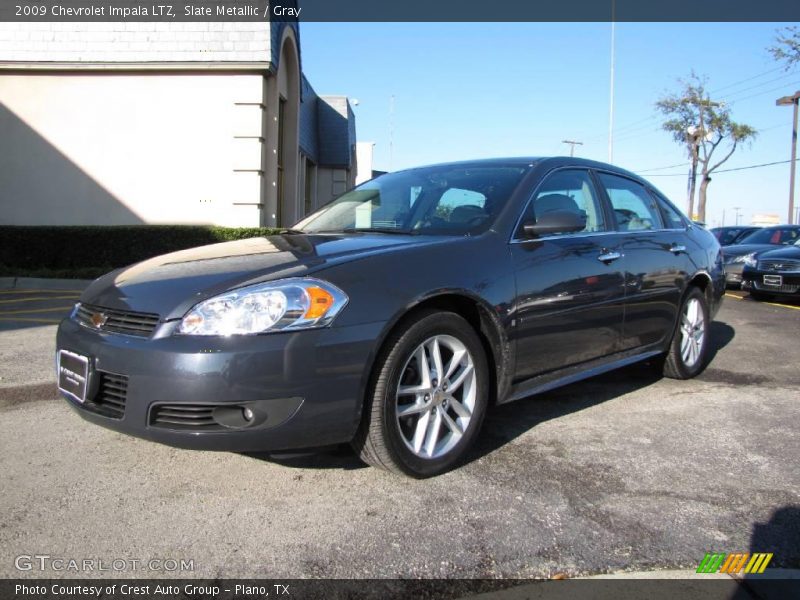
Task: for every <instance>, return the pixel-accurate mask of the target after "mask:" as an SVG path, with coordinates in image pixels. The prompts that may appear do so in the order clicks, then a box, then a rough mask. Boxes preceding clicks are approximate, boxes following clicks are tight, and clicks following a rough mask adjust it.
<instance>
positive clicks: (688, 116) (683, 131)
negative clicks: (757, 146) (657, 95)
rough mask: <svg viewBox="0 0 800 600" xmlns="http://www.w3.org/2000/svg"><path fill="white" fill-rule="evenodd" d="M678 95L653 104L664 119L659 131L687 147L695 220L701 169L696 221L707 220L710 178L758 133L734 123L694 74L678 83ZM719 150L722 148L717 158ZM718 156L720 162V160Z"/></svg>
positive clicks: (728, 112)
mask: <svg viewBox="0 0 800 600" xmlns="http://www.w3.org/2000/svg"><path fill="white" fill-rule="evenodd" d="M678 83H679V84H680V86H681V89H680V91H679V92H678V93H675V94H667V95H665V96H664V97H662V98H661V99H660V100H659V101H658V102H656V108H657V109H658V110H659V111H660V112H661V114H662V115H664V117H665V119H666V120H665V121H664V122H663V123H662V128H663V129H664V130H665V131H667V132H669V133H670V134H672V139H674V140H675V141H676V142H677V143H679V144H681V145H682V146H685V147H686V150H687V152H688V155H689V159H690V160H691V161H692V170H691V174H690V178H689V194H688V196H689V202H688V204H689V217H690V218H694V216H695V215H694V195H695V181H696V178H697V167H698V166H699V167H700V175H701V179H700V193H699V198H698V202H697V218H698V219H699V220H701V221H705V220H706V199H707V194H708V185H709V184H710V183H711V174H712V173H713V172H714V171H716V170H717V169H718V168H719V167H720V166H721V165H722V164H724V163H725V161H727V160H728V159H729V158H730V157H731V156H732V155H733V153H734V152H736V148H738V147H739V146H740V145H742V144H743V143H749V142H752V140H753V139H755V137H756V135H757V132H756V130H755V129H754V128H752V127H750V126H749V125H744V124H742V123H736V122H735V121H734V120H733V119H732V118H731V111H730V108H729V107H727V106H726V105H725V103H724V102H714V101H713V100H712V99H711V98H710V97H709V94H708V91H707V90H706V83H707V79H706V78H705V77H699V76H698V75H696V74H695V73H694V72H692V74H691V75H690V76H689V78H688V79H679V80H678ZM718 148H722V149H721V150H720V153H719V154H717V155H716V158H717V160H716V161H715V160H714V159H715V152H716V151H717V149H718ZM720 154H721V158H720Z"/></svg>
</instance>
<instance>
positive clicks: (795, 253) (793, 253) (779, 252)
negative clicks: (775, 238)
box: [758, 246, 800, 260]
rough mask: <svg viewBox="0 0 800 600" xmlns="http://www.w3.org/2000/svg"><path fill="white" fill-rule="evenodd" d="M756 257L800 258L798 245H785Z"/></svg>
mask: <svg viewBox="0 0 800 600" xmlns="http://www.w3.org/2000/svg"><path fill="white" fill-rule="evenodd" d="M758 258H770V259H774V258H794V259H797V260H800V246H785V247H783V248H777V249H775V250H770V251H769V252H764V253H763V254H759V255H758Z"/></svg>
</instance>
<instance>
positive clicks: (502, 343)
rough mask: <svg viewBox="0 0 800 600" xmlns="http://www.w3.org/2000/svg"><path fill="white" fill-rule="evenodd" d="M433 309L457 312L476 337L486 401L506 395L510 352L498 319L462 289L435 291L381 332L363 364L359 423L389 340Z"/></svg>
mask: <svg viewBox="0 0 800 600" xmlns="http://www.w3.org/2000/svg"><path fill="white" fill-rule="evenodd" d="M426 309H432V310H442V311H449V312H453V313H456V314H457V315H459V316H461V317H463V318H464V319H465V320H466V321H467V323H469V324H470V325H471V326H472V328H473V329H474V330H475V333H476V334H477V335H478V338H479V339H480V341H481V345H482V346H483V349H484V353H485V354H486V360H487V362H488V366H489V377H490V382H489V402H490V404H493V403H496V402H497V399H498V398H502V397H503V395H504V394H505V393H506V392H507V390H508V387H509V383H510V365H511V363H512V360H513V359H512V352H511V348H510V345H509V341H508V336H507V335H506V332H505V328H504V327H503V325H502V323H501V322H500V319H499V318H498V317H497V315H496V314H495V313H494V311H493V310H492V308H491V307H490V306H489V305H488V303H486V301H485V300H483V299H482V298H480V297H478V296H476V295H474V294H471V293H470V292H468V291H465V290H447V291H437V292H434V293H431V294H428V295H425V296H422V297H419V298H417V299H415V300H414V301H413V302H412V303H410V304H409V305H407V306H406V307H404V309H403V310H401V311H398V313H397V314H396V315H394V316H393V317H392V319H390V320H389V321H388V322H387V324H386V326H385V327H384V328H383V331H382V332H381V334H380V336H379V338H378V343H377V344H376V345H375V348H374V350H373V352H372V354H371V355H370V357H369V359H368V361H367V363H366V364H365V369H364V377H363V379H362V383H361V394H360V398H359V402H358V419H357V420H358V422H361V420H362V419H363V416H364V410H363V409H364V405H365V402H366V400H367V394H368V393H369V390H370V389H371V387H372V385H373V383H374V368H375V364H376V362H377V361H378V359H379V358H380V357H381V355H382V354H383V353H384V351H385V350H386V343H387V341H388V339H389V337H390V336H391V335H392V334H393V333H394V332H396V331H397V330H398V329H400V328H402V327H404V326H405V325H406V323H408V322H409V321H410V320H412V319H413V318H414V315H415V314H418V313H419V312H420V311H423V310H426Z"/></svg>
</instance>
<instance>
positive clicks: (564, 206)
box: [533, 194, 581, 215]
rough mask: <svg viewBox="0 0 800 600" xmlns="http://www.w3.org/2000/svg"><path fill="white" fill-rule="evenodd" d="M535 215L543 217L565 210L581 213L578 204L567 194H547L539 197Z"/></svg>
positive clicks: (535, 206)
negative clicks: (545, 214) (549, 213)
mask: <svg viewBox="0 0 800 600" xmlns="http://www.w3.org/2000/svg"><path fill="white" fill-rule="evenodd" d="M533 209H534V213H535V214H536V215H542V214H544V213H546V212H550V211H552V210H565V211H567V212H573V213H581V209H580V208H578V204H577V203H576V202H575V200H573V199H572V198H570V197H569V196H567V195H565V194H547V195H546V196H539V197H538V198H537V199H536V202H535V203H534V205H533Z"/></svg>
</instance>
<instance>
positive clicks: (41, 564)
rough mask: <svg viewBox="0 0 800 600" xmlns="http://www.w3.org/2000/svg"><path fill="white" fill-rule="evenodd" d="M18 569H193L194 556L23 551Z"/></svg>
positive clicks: (83, 571)
mask: <svg viewBox="0 0 800 600" xmlns="http://www.w3.org/2000/svg"><path fill="white" fill-rule="evenodd" d="M14 567H15V568H16V569H17V570H18V571H57V572H69V573H89V572H106V573H122V572H125V571H161V572H168V573H173V572H185V571H194V559H185V558H144V559H143V558H67V557H63V556H51V555H49V554H20V555H19V556H17V557H16V558H15V559H14Z"/></svg>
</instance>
